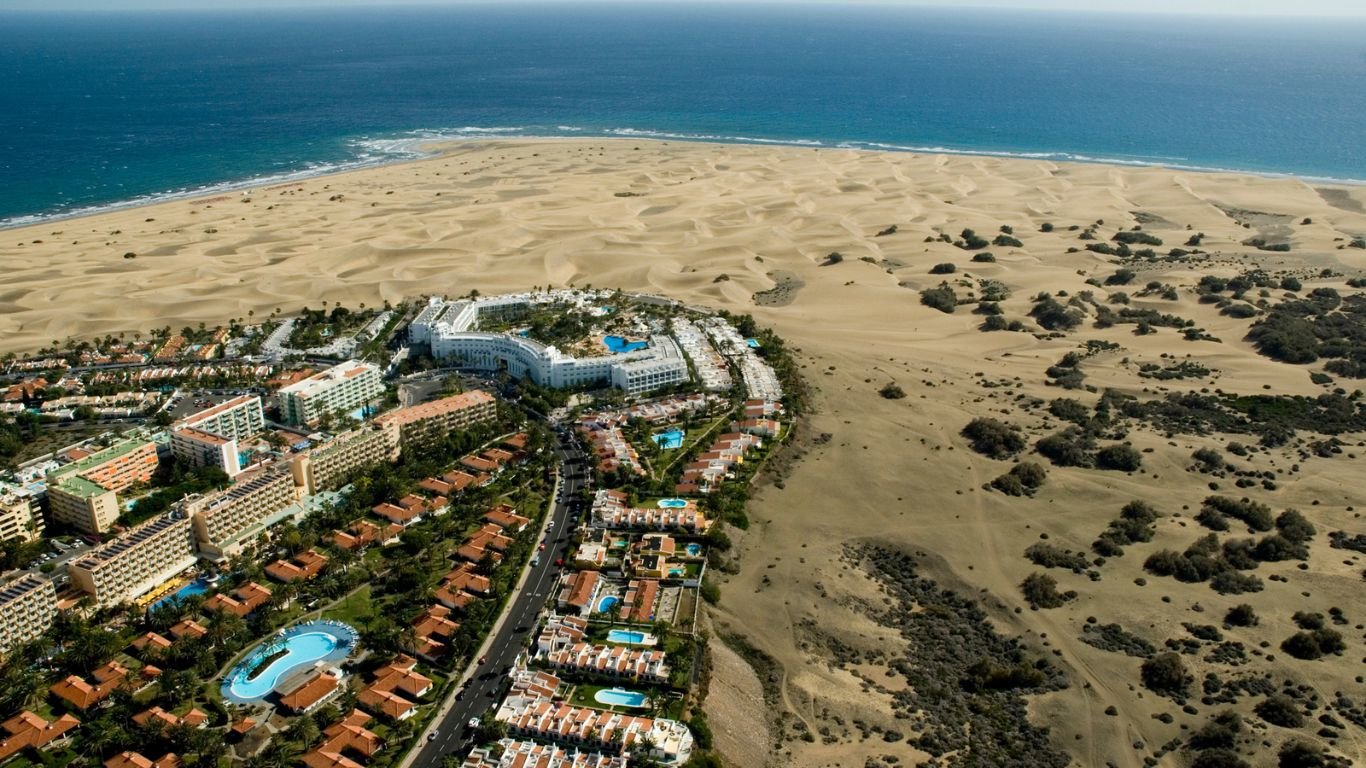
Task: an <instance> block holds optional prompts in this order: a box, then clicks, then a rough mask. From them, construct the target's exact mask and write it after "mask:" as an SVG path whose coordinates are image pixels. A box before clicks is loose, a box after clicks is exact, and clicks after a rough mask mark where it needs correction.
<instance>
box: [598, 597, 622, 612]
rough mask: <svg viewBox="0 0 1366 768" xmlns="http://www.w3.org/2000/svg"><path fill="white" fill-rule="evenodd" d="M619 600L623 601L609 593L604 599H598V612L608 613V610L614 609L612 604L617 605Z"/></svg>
mask: <svg viewBox="0 0 1366 768" xmlns="http://www.w3.org/2000/svg"><path fill="white" fill-rule="evenodd" d="M619 602H621V598H619V597H617V596H615V595H608V596H607V597H604V598H603V599H601V600H599V601H598V613H607V612H608V611H610V610H612V606H614V605H616V604H617V603H619Z"/></svg>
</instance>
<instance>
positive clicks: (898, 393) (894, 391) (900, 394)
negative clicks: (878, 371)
mask: <svg viewBox="0 0 1366 768" xmlns="http://www.w3.org/2000/svg"><path fill="white" fill-rule="evenodd" d="M877 393H878V394H879V395H882V396H883V397H885V398H887V399H888V400H900V399H902V398H904V397H905V396H906V390H904V389H902V388H901V385H900V384H897V383H896V382H894V381H890V382H887V383H886V384H883V385H882V389H879V390H878V391H877Z"/></svg>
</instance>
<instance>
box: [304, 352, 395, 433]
mask: <svg viewBox="0 0 1366 768" xmlns="http://www.w3.org/2000/svg"><path fill="white" fill-rule="evenodd" d="M382 394H384V381H383V379H382V377H381V375H380V370H379V368H377V367H375V366H373V365H370V364H369V363H361V362H357V361H355V360H347V361H346V362H344V363H339V364H337V365H334V366H332V367H331V368H328V369H327V370H325V371H322V372H320V373H315V374H313V375H312V376H309V377H308V378H306V379H303V380H302V381H298V382H295V383H293V384H290V385H289V386H287V387H285V388H283V389H281V390H280V392H279V395H278V396H279V399H280V412H281V414H282V415H283V416H284V419H285V421H286V422H288V423H290V424H295V425H303V424H316V423H317V422H318V420H319V419H321V418H322V417H323V416H326V415H328V414H334V413H338V412H349V411H354V410H357V409H360V408H364V407H365V406H367V405H369V404H370V403H371V402H372V401H374V400H375V398H377V397H379V396H380V395H382Z"/></svg>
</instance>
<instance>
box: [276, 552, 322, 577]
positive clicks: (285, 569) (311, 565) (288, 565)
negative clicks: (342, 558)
mask: <svg viewBox="0 0 1366 768" xmlns="http://www.w3.org/2000/svg"><path fill="white" fill-rule="evenodd" d="M326 564H327V557H326V556H325V555H322V554H321V553H319V552H318V551H317V550H316V549H310V550H306V551H304V552H300V553H299V554H297V555H295V556H294V557H293V558H292V559H290V560H276V561H275V562H273V563H271V564H270V565H267V566H266V575H267V576H269V577H271V578H272V579H275V580H276V581H283V582H286V583H288V582H291V581H299V580H301V579H311V578H313V577H314V576H317V575H318V572H319V571H321V570H322V569H323V566H324V565H326Z"/></svg>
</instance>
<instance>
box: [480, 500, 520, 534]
mask: <svg viewBox="0 0 1366 768" xmlns="http://www.w3.org/2000/svg"><path fill="white" fill-rule="evenodd" d="M484 521H485V522H489V523H493V524H494V525H497V526H499V527H501V528H504V529H507V530H512V531H515V532H521V531H522V530H523V529H525V528H526V527H527V526H528V525H530V524H531V519H530V518H527V517H522V516H521V515H519V514H517V510H515V509H513V508H512V507H510V506H508V505H507V504H499V505H498V506H496V507H493V508H492V509H490V510H489V511H487V512H485V513H484Z"/></svg>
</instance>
